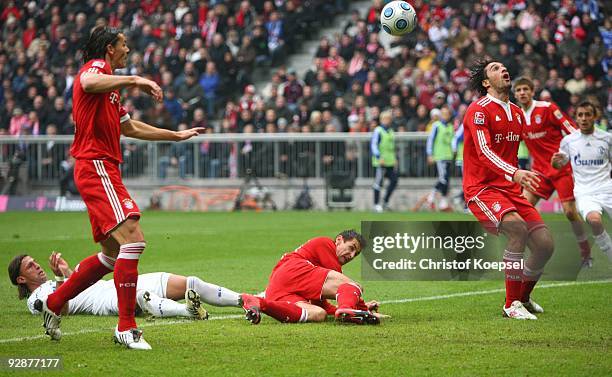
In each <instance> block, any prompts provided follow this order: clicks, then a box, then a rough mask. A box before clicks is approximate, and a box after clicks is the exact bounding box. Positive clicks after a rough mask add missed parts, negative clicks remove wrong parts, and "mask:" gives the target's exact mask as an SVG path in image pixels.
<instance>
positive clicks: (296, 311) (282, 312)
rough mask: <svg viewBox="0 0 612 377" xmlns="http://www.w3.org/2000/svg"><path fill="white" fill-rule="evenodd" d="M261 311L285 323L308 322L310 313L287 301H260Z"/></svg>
mask: <svg viewBox="0 0 612 377" xmlns="http://www.w3.org/2000/svg"><path fill="white" fill-rule="evenodd" d="M260 305H261V311H262V312H264V313H266V314H267V315H269V316H270V317H272V318H274V319H276V320H278V321H280V322H283V323H297V322H306V321H307V320H308V311H307V310H306V309H303V308H300V307H299V306H297V305H296V304H293V303H290V302H287V301H266V299H261V300H260Z"/></svg>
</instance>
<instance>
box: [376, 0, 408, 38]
mask: <svg viewBox="0 0 612 377" xmlns="http://www.w3.org/2000/svg"><path fill="white" fill-rule="evenodd" d="M380 24H381V25H382V28H383V30H384V31H386V32H387V33H389V34H391V35H395V36H400V35H404V34H406V33H410V32H411V31H413V30H414V29H415V28H416V26H417V14H416V11H415V10H414V8H413V7H412V5H410V4H408V3H407V2H405V1H402V0H396V1H392V2H390V3H389V4H387V5H385V7H384V8H383V9H382V11H381V12H380Z"/></svg>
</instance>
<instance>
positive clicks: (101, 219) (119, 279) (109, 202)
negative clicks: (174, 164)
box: [42, 26, 203, 350]
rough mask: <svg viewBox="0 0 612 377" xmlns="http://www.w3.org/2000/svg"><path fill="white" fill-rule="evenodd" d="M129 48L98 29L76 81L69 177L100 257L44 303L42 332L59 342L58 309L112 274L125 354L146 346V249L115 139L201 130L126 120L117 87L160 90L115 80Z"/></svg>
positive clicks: (158, 93) (116, 34)
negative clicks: (140, 312)
mask: <svg viewBox="0 0 612 377" xmlns="http://www.w3.org/2000/svg"><path fill="white" fill-rule="evenodd" d="M129 51H130V49H129V48H128V46H127V41H126V38H125V35H124V34H123V33H122V32H121V31H119V30H118V29H115V28H109V27H105V26H99V27H96V28H95V29H94V30H93V31H92V33H91V35H90V36H89V39H88V41H87V43H86V45H85V48H84V55H83V62H84V65H83V67H82V68H81V69H80V71H79V73H78V74H77V76H76V78H75V80H74V92H73V118H74V123H75V125H76V131H75V137H74V143H73V144H72V148H71V150H70V152H71V154H72V156H74V158H75V159H76V163H75V168H74V178H75V183H76V185H77V188H78V189H79V192H80V193H81V196H82V198H83V201H84V202H85V204H86V205H87V211H88V213H89V219H90V222H91V227H92V231H93V237H94V241H95V242H99V243H100V245H101V252H99V253H97V254H94V255H92V256H90V257H88V258H86V259H84V260H83V261H81V263H80V264H79V267H78V268H76V269H75V271H74V272H73V273H72V276H71V277H70V279H69V280H68V281H67V282H66V283H65V284H62V285H61V287H59V288H58V289H57V290H56V291H55V292H54V293H52V294H50V295H49V296H48V297H47V298H46V299H44V300H42V309H43V310H42V314H43V319H44V323H43V324H44V327H45V329H46V333H47V334H48V335H49V336H50V337H51V339H54V340H59V339H60V338H61V330H60V322H61V318H60V311H61V309H62V307H63V306H64V304H65V303H66V302H68V301H69V300H70V299H72V298H74V297H75V296H76V295H78V294H79V293H80V292H82V291H83V290H85V289H86V288H88V287H89V286H91V285H92V284H93V283H95V282H97V281H98V280H100V278H102V277H103V276H104V275H106V274H107V273H109V272H111V271H114V281H115V287H116V289H117V298H118V306H119V324H118V325H117V327H116V328H115V340H116V342H118V343H121V344H123V345H125V346H127V348H130V349H142V350H144V349H151V346H150V345H149V344H148V343H147V342H146V341H145V340H144V338H143V337H142V331H141V330H139V329H138V328H137V327H136V320H135V318H134V309H135V306H136V281H137V279H138V259H139V258H140V255H141V254H142V252H143V250H144V248H145V245H146V244H145V241H144V235H143V233H142V230H141V229H140V225H139V223H138V220H139V218H140V210H139V209H138V206H137V205H136V203H135V202H134V201H133V200H132V198H131V197H130V195H129V193H128V192H127V190H126V188H125V186H124V185H123V183H122V181H121V173H120V170H119V164H120V163H121V162H122V158H121V146H120V142H119V140H120V136H121V135H125V136H129V137H133V138H138V139H143V140H170V141H180V140H186V139H189V138H191V137H193V136H196V135H198V134H199V133H200V132H203V129H202V128H193V129H189V130H184V131H178V132H174V131H169V130H164V129H160V128H156V127H153V126H150V125H148V124H146V123H143V122H140V121H136V120H132V119H130V115H129V114H128V113H127V111H126V110H125V108H124V107H123V106H122V105H121V96H120V93H119V90H121V89H123V88H128V87H137V88H139V89H140V90H142V91H143V92H145V93H147V94H149V95H150V96H151V97H153V98H154V99H155V100H156V101H161V100H162V97H163V93H162V90H161V88H160V87H159V86H158V85H157V84H156V83H155V82H153V81H151V80H147V79H145V78H142V77H139V76H114V75H113V71H114V70H115V69H118V68H124V67H125V66H126V63H127V56H128V52H129Z"/></svg>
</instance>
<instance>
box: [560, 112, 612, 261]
mask: <svg viewBox="0 0 612 377" xmlns="http://www.w3.org/2000/svg"><path fill="white" fill-rule="evenodd" d="M596 116H597V109H596V108H595V105H593V103H592V102H589V101H584V102H581V103H579V104H578V106H576V122H577V123H578V127H579V128H580V132H574V133H572V134H570V135H567V136H565V137H564V138H563V140H561V145H560V147H559V151H558V152H557V153H555V154H553V155H552V158H551V161H550V162H551V165H552V166H553V167H554V168H555V169H563V167H564V166H565V165H567V164H568V163H571V164H572V172H573V174H574V195H575V196H576V206H577V207H578V210H579V211H580V215H582V218H583V219H584V221H586V222H587V223H588V224H589V225H590V226H591V230H592V231H593V237H594V238H595V243H596V244H597V246H599V248H600V249H601V251H603V252H604V253H606V254H607V255H608V259H609V260H610V262H612V239H610V234H608V232H607V231H606V229H605V228H604V223H603V219H602V212H603V211H606V212H607V213H608V216H610V217H612V179H610V171H612V135H611V134H610V133H609V132H606V131H604V130H600V129H598V128H597V127H595V119H596Z"/></svg>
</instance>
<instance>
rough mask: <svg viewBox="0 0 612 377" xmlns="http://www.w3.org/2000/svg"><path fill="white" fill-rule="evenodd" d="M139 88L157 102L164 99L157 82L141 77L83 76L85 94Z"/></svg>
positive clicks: (83, 74)
mask: <svg viewBox="0 0 612 377" xmlns="http://www.w3.org/2000/svg"><path fill="white" fill-rule="evenodd" d="M133 86H135V87H137V88H138V89H140V90H142V91H143V92H145V93H147V94H148V95H150V96H151V97H153V99H155V100H156V101H161V100H162V99H163V98H164V95H163V92H162V90H161V88H160V87H159V85H157V83H156V82H155V81H151V80H148V79H145V78H143V77H140V76H114V75H104V74H98V73H93V72H83V73H82V74H81V87H82V88H83V91H85V93H106V92H112V91H113V90H121V89H123V88H128V87H133Z"/></svg>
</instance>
